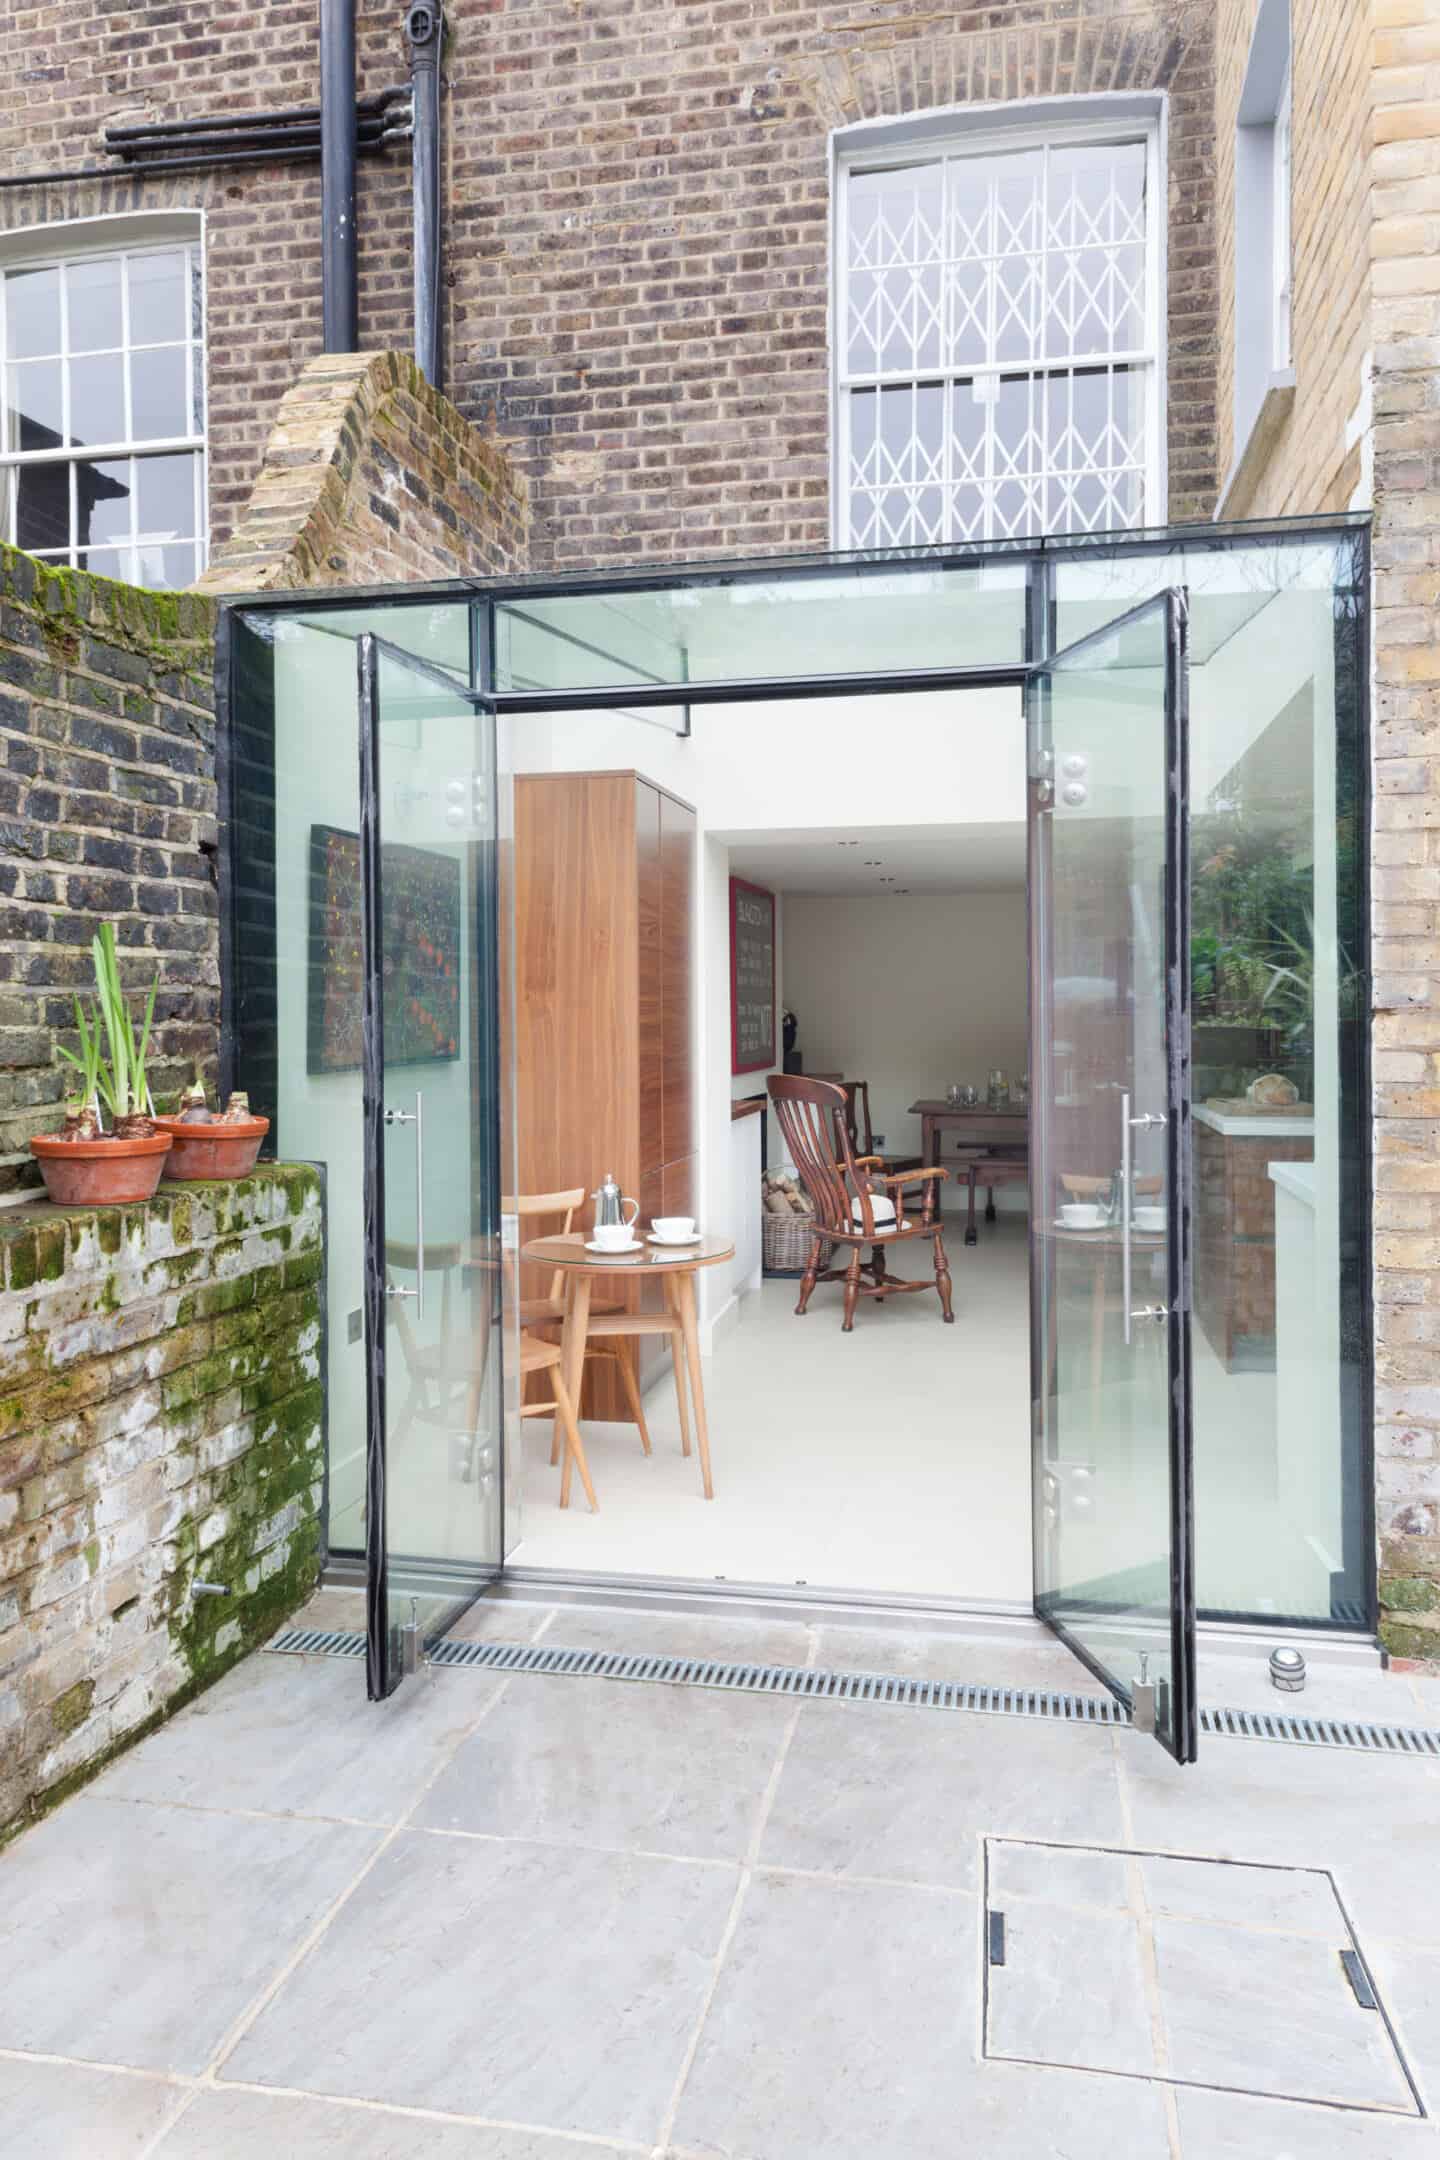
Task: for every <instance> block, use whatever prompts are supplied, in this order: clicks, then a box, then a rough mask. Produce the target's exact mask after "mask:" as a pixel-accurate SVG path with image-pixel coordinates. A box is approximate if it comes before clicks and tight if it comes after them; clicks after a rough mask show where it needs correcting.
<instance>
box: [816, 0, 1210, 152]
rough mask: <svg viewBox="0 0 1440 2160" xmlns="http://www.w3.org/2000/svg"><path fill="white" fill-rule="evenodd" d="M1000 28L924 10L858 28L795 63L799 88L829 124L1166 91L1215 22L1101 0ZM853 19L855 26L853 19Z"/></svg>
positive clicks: (1187, 12) (1204, 47)
mask: <svg viewBox="0 0 1440 2160" xmlns="http://www.w3.org/2000/svg"><path fill="white" fill-rule="evenodd" d="M1065 12H1066V19H1064V20H1056V21H1053V22H1030V23H1017V24H1013V25H1011V26H1010V27H1008V28H1006V29H1003V30H989V29H985V30H955V29H953V28H946V29H932V28H930V27H928V25H927V24H926V22H925V18H923V17H921V18H918V19H917V18H912V19H911V20H910V21H908V22H907V21H906V20H904V19H903V18H897V19H896V20H895V21H894V22H892V23H889V24H876V25H875V26H874V28H870V27H868V26H867V27H864V28H860V29H859V34H858V37H857V38H856V40H855V42H853V43H849V42H846V43H840V42H838V40H839V39H840V38H841V36H842V35H843V33H842V32H840V31H838V30H837V31H836V32H833V33H831V35H832V37H833V38H834V39H835V40H836V41H837V42H835V43H830V44H827V45H826V46H825V48H824V49H823V50H821V51H819V52H814V53H808V54H805V55H804V56H803V57H801V58H798V59H797V60H796V61H795V62H794V64H793V67H794V75H793V87H794V89H795V91H796V93H797V94H799V95H800V96H802V97H804V98H805V99H806V101H807V102H808V103H809V104H810V106H811V107H812V109H813V110H814V111H815V112H816V113H817V114H818V115H819V116H820V117H821V118H823V119H824V120H825V122H826V124H827V125H828V126H831V127H844V126H846V125H847V124H849V123H851V122H853V121H856V120H875V119H883V118H885V117H886V116H887V115H891V114H894V115H899V114H903V113H912V112H928V111H932V110H934V109H935V108H936V107H943V106H947V105H986V104H1002V103H1007V102H1009V101H1011V100H1013V99H1016V98H1032V97H1062V96H1066V95H1077V96H1084V95H1086V94H1090V93H1093V92H1096V91H1105V90H1157V89H1159V90H1165V89H1169V88H1170V87H1171V85H1172V83H1173V82H1174V80H1175V78H1176V75H1177V72H1178V71H1179V70H1180V69H1181V67H1182V66H1183V64H1184V62H1185V61H1186V60H1187V58H1190V57H1191V56H1192V55H1194V54H1195V53H1197V52H1198V53H1199V54H1201V55H1202V56H1203V57H1204V59H1205V60H1206V62H1207V64H1208V57H1209V52H1210V47H1211V43H1212V35H1211V30H1210V28H1209V26H1208V24H1207V22H1206V20H1205V17H1204V14H1203V13H1202V12H1197V10H1196V9H1194V8H1193V7H1189V6H1182V7H1172V8H1168V9H1165V10H1163V11H1160V12H1157V10H1156V9H1155V8H1153V7H1146V8H1139V9H1135V10H1133V11H1130V12H1125V13H1117V12H1116V11H1115V9H1113V8H1112V7H1110V6H1108V5H1106V4H1105V0H1101V5H1100V6H1099V7H1096V8H1093V9H1092V12H1091V14H1090V15H1089V16H1088V18H1087V17H1082V18H1081V19H1078V20H1077V19H1076V18H1075V16H1074V15H1073V13H1072V12H1071V11H1070V10H1069V9H1068V8H1067V9H1066V11H1065ZM852 27H857V26H852Z"/></svg>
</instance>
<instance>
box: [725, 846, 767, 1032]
mask: <svg viewBox="0 0 1440 2160" xmlns="http://www.w3.org/2000/svg"><path fill="white" fill-rule="evenodd" d="M774 1063H775V895H774V893H773V892H767V891H766V890H765V888H764V886H763V885H750V884H747V883H746V881H745V879H744V878H738V877H732V878H731V880H730V1070H731V1072H732V1073H747V1072H761V1071H763V1070H764V1069H765V1067H766V1066H768V1065H773V1064H774Z"/></svg>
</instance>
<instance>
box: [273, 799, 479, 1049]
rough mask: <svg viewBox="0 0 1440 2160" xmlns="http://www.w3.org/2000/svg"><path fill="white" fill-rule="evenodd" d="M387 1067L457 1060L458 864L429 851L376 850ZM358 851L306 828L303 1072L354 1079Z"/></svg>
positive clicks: (322, 830)
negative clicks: (307, 989) (306, 974)
mask: <svg viewBox="0 0 1440 2160" xmlns="http://www.w3.org/2000/svg"><path fill="white" fill-rule="evenodd" d="M380 889H381V931H382V951H383V953H384V965H385V986H384V999H383V1017H384V1024H385V1062H386V1064H387V1065H423V1064H430V1063H434V1062H435V1061H436V1060H438V1059H445V1058H454V1057H458V1056H459V1055H460V865H459V863H458V862H456V861H454V860H453V859H452V858H451V857H450V856H448V855H437V854H435V853H434V852H433V851H432V850H431V849H429V848H418V847H403V846H401V845H399V844H398V843H395V844H390V843H385V844H382V846H381V850H380ZM362 987H363V985H362V956H361V951H360V842H359V840H358V838H357V837H356V835H355V834H354V833H349V832H338V831H337V830H336V829H335V827H334V826H333V825H312V826H311V828H310V1026H309V1041H308V1049H307V1056H306V1065H307V1069H308V1070H309V1071H310V1072H312V1073H314V1072H355V1071H357V1070H358V1069H359V1065H360V1028H361V1017H362V1010H363V1004H362Z"/></svg>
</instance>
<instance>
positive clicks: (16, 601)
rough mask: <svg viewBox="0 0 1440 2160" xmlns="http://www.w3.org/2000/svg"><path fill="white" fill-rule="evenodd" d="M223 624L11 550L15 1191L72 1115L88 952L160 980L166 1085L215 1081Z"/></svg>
mask: <svg viewBox="0 0 1440 2160" xmlns="http://www.w3.org/2000/svg"><path fill="white" fill-rule="evenodd" d="M214 623H215V611H214V608H213V606H212V604H211V603H210V602H209V601H207V600H203V599H200V598H198V597H197V596H196V595H194V594H189V593H146V592H137V591H135V590H134V589H133V588H132V587H130V586H128V585H117V584H113V583H112V582H111V581H110V580H109V579H108V578H92V577H87V576H85V575H84V574H83V573H81V572H78V571H69V570H60V569H54V568H51V567H50V566H48V565H44V564H41V563H37V562H34V561H32V559H31V558H30V557H29V556H28V555H22V554H20V553H18V552H17V550H16V549H14V548H8V547H0V1194H4V1193H11V1192H14V1191H16V1190H17V1189H20V1188H24V1187H27V1186H35V1187H37V1188H38V1186H39V1182H40V1181H39V1176H38V1173H37V1171H36V1168H35V1165H34V1163H33V1162H32V1160H31V1157H30V1151H29V1146H28V1142H29V1140H30V1136H31V1134H32V1133H37V1132H52V1131H54V1130H55V1128H56V1127H57V1126H58V1125H59V1123H60V1120H61V1107H60V1106H61V1099H62V1097H63V1095H64V1093H65V1088H66V1076H67V1074H68V1072H69V1068H68V1067H67V1066H65V1065H64V1064H63V1063H62V1061H61V1060H60V1059H59V1058H58V1057H57V1056H56V1054H55V1046H56V1041H57V1039H59V1040H61V1041H68V1042H70V1043H71V1044H73V1042H74V1040H75V1038H74V1034H73V1027H74V1018H73V1010H72V1001H73V997H74V993H75V991H76V990H77V989H80V990H88V989H89V988H90V985H91V982H92V971H91V962H90V940H91V938H92V937H93V936H94V934H95V931H96V929H97V928H98V926H99V925H100V923H101V922H103V921H105V920H106V919H107V918H108V919H110V920H112V921H114V923H115V924H116V927H117V936H118V939H119V945H120V953H121V969H122V972H123V974H124V977H125V980H126V982H127V983H128V984H130V985H132V986H134V987H136V988H139V987H140V986H141V985H142V984H143V985H147V986H148V984H149V983H150V982H151V981H153V980H154V979H155V977H156V976H158V977H159V981H160V991H159V996H158V998H157V1000H156V1006H155V1026H156V1051H157V1056H156V1065H155V1085H156V1087H157V1090H165V1089H169V1088H174V1087H178V1086H179V1085H180V1084H181V1083H182V1082H183V1081H184V1080H185V1079H188V1077H189V1070H190V1065H191V1062H192V1060H194V1059H199V1060H200V1062H201V1063H202V1064H203V1065H205V1066H206V1067H207V1068H209V1069H210V1070H211V1071H212V1074H213V1068H214V1063H215V1054H216V1047H217V1040H218V1030H219V1019H220V976H219V962H218V946H217V938H216V912H217V907H216V838H217V836H216V825H215V719H214V679H213V678H214V634H215V633H214Z"/></svg>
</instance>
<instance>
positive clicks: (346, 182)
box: [320, 0, 360, 353]
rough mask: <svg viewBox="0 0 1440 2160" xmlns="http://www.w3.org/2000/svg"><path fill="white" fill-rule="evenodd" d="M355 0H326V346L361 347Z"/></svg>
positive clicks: (323, 82)
mask: <svg viewBox="0 0 1440 2160" xmlns="http://www.w3.org/2000/svg"><path fill="white" fill-rule="evenodd" d="M355 135H356V124H355V0H320V264H321V286H322V291H323V295H324V321H325V350H326V352H346V353H348V352H357V351H358V350H359V346H360V314H359V301H358V296H357V295H358V289H357V285H356V276H355Z"/></svg>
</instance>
